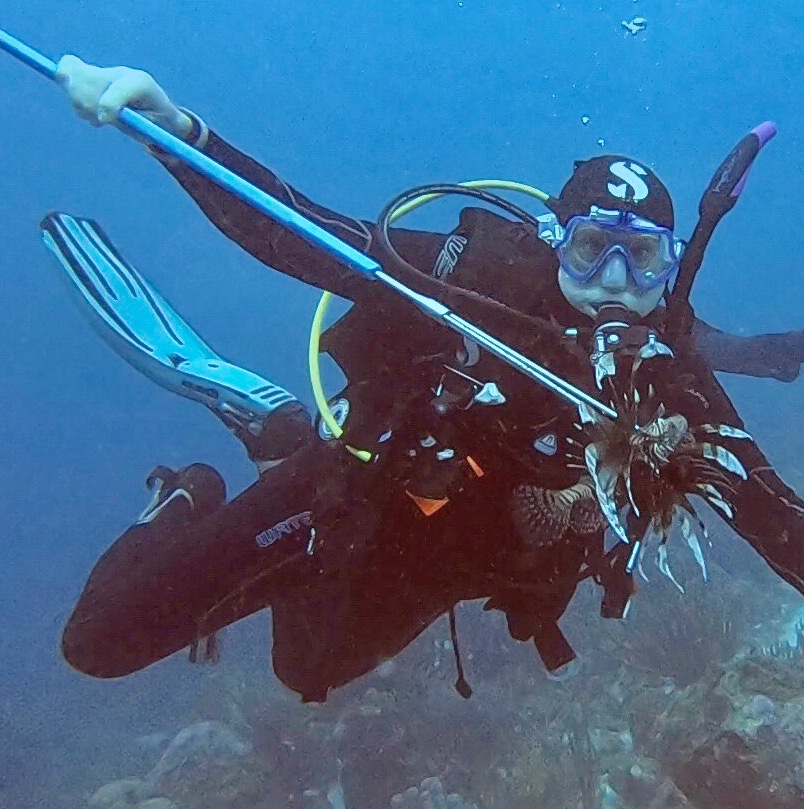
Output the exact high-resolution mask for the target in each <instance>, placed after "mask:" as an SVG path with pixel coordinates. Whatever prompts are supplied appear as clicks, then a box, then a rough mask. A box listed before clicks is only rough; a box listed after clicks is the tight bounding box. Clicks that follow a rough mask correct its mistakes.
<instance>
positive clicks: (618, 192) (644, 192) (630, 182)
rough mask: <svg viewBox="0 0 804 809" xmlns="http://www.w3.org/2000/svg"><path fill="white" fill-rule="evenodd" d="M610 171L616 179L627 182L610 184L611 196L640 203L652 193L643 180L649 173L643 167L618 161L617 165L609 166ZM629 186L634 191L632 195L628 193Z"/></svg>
mask: <svg viewBox="0 0 804 809" xmlns="http://www.w3.org/2000/svg"><path fill="white" fill-rule="evenodd" d="M609 171H610V172H611V173H612V174H613V175H614V176H615V177H619V178H620V179H621V180H625V182H623V183H617V184H615V183H609V184H608V186H607V187H608V189H609V194H611V195H612V196H613V197H617V199H631V200H633V201H634V202H640V201H641V200H643V199H645V197H647V196H648V194H649V193H650V189H649V188H648V186H647V183H646V182H645V181H644V180H643V179H642V177H644V176H645V175H647V173H648V172H647V171H645V169H643V168H642V166H640V165H637V164H636V163H624V162H623V161H622V160H618V161H617V162H616V163H612V164H611V165H610V166H609ZM640 175H642V176H640ZM629 186H630V187H631V188H632V189H633V191H632V192H631V193H629V192H628V187H629Z"/></svg>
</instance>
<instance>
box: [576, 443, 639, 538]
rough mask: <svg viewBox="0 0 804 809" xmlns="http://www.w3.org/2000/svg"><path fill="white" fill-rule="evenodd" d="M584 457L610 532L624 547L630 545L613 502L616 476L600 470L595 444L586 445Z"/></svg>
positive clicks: (609, 471)
mask: <svg viewBox="0 0 804 809" xmlns="http://www.w3.org/2000/svg"><path fill="white" fill-rule="evenodd" d="M584 457H585V460H586V469H587V471H588V472H589V475H590V477H591V478H592V482H593V483H594V484H595V495H596V496H597V502H598V503H599V504H600V510H601V511H602V512H603V516H604V517H605V518H606V522H608V524H609V525H610V526H611V530H612V531H614V533H615V534H616V536H617V538H618V539H619V540H621V541H622V542H624V543H625V544H626V545H628V544H630V543H629V542H628V534H627V533H626V531H625V528H624V527H623V524H622V522H621V521H620V517H619V515H618V514H617V504H616V503H615V501H614V491H615V489H616V483H617V476H616V475H615V474H614V473H613V472H611V470H605V469H603V468H601V467H602V465H601V463H600V455H599V453H598V449H597V445H596V444H594V443H591V444H587V445H586V449H585V450H584ZM603 472H608V480H604V479H603V475H602V473H603Z"/></svg>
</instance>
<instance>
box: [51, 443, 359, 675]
mask: <svg viewBox="0 0 804 809" xmlns="http://www.w3.org/2000/svg"><path fill="white" fill-rule="evenodd" d="M342 455H343V453H334V452H331V451H329V450H328V449H327V448H323V447H322V446H321V444H320V443H318V442H315V441H310V442H309V443H308V444H307V445H306V446H304V447H302V448H301V449H300V450H298V451H297V452H296V453H295V454H294V455H293V456H292V457H290V458H288V459H287V460H285V461H283V462H282V463H281V464H279V465H277V466H274V467H272V468H271V469H268V470H267V471H266V472H265V473H264V474H263V475H262V476H261V477H260V479H259V480H258V481H257V482H256V483H255V484H254V485H253V486H251V487H250V488H249V489H247V490H245V491H244V492H242V493H241V494H240V495H239V496H238V497H236V498H235V499H234V500H232V501H231V502H229V503H224V498H225V494H224V489H223V482H222V480H221V479H220V477H219V476H218V475H217V473H216V472H215V471H214V470H213V469H211V468H210V467H205V466H201V465H196V466H193V467H188V469H186V470H183V471H182V472H180V473H177V474H176V476H175V477H174V478H172V479H168V480H167V481H166V485H165V486H164V487H163V491H162V497H161V499H160V501H159V502H157V503H156V504H153V505H152V507H151V508H149V509H148V510H147V511H146V513H145V514H144V515H143V517H142V518H141V519H140V520H139V521H138V522H137V523H136V524H135V525H133V526H132V527H131V528H129V529H128V530H127V531H126V532H125V533H124V534H123V535H122V536H121V537H120V538H119V539H118V540H117V541H116V542H115V543H114V545H112V547H111V548H110V549H109V550H108V551H107V552H106V553H105V554H104V555H103V557H101V559H100V560H99V561H98V563H97V564H96V566H95V568H94V570H93V571H92V574H91V575H90V578H89V581H88V582H87V584H86V586H85V588H84V591H83V593H82V594H81V598H80V600H79V602H78V604H77V606H76V608H75V610H74V612H73V614H72V616H71V618H70V620H69V623H68V624H67V627H66V629H65V632H64V637H63V644H62V647H63V652H64V656H65V658H66V659H67V661H68V662H69V663H70V664H71V665H72V666H73V667H75V668H76V669H78V670H79V671H82V672H84V673H86V674H90V675H92V676H95V677H105V678H108V677H119V676H123V675H125V674H129V673H131V672H134V671H137V670H139V669H142V668H144V667H145V666H148V665H150V664H151V663H154V662H155V661H157V660H161V659H162V658H164V657H167V656H168V655H170V654H172V653H173V652H176V651H178V650H179V649H182V648H184V647H186V646H188V645H191V644H193V643H194V642H196V641H198V640H199V638H203V637H204V636H207V635H209V634H210V633H212V632H214V631H215V630H217V629H220V628H221V627H223V626H226V625H227V624H230V623H233V622H234V621H237V620H239V619H240V618H243V617H245V616H246V615H249V614H251V613H253V612H256V611H257V610H260V609H262V608H264V607H266V606H269V605H270V604H271V601H272V598H273V596H274V594H276V593H277V592H280V591H281V590H283V589H285V588H290V587H293V586H295V585H297V584H298V583H299V582H300V581H301V580H302V579H305V580H306V579H307V578H308V577H309V569H310V568H315V567H316V564H317V559H316V557H311V556H309V555H308V551H309V549H310V541H311V514H310V508H311V500H312V496H313V495H312V492H313V489H314V487H313V482H314V480H315V477H314V476H316V475H323V474H327V472H328V471H329V472H330V473H332V474H338V472H339V469H337V468H335V467H336V466H337V465H338V464H339V463H341V462H342V461H341V458H342ZM330 462H331V463H330ZM157 474H158V475H161V476H163V477H166V478H171V475H170V474H168V472H166V471H164V470H157Z"/></svg>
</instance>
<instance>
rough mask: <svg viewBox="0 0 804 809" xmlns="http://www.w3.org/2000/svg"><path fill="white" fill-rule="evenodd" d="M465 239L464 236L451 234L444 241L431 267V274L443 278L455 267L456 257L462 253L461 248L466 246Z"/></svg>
mask: <svg viewBox="0 0 804 809" xmlns="http://www.w3.org/2000/svg"><path fill="white" fill-rule="evenodd" d="M466 241H467V240H466V237H465V236H458V235H456V234H453V235H452V236H450V237H449V238H448V239H447V240H446V242H444V246H443V247H442V248H441V252H440V253H439V254H438V258H437V259H436V263H435V267H434V268H433V275H434V276H435V277H436V278H443V277H444V276H445V275H449V274H450V273H451V272H452V271H453V270H454V269H455V265H456V264H457V263H458V257H459V256H460V255H461V253H463V248H464V247H466Z"/></svg>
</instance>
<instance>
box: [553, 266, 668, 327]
mask: <svg viewBox="0 0 804 809" xmlns="http://www.w3.org/2000/svg"><path fill="white" fill-rule="evenodd" d="M558 286H559V287H560V288H561V292H562V293H563V295H564V297H565V298H566V299H567V300H568V301H569V302H570V303H571V304H572V306H574V307H575V308H576V309H577V310H578V311H579V312H583V313H584V314H585V315H589V317H591V318H595V317H597V313H598V311H599V310H600V307H601V306H604V305H605V304H618V305H619V306H624V307H625V308H626V309H629V310H630V311H632V312H635V313H636V314H638V315H639V316H640V317H645V316H646V315H649V314H650V313H651V312H652V311H653V310H654V309H655V308H656V307H657V306H658V305H659V301H661V299H662V295H663V294H664V290H665V285H663V284H662V285H660V286H658V287H654V288H653V289H642V288H641V287H639V286H637V285H636V283H635V282H634V279H633V278H632V277H631V274H630V273H629V272H628V268H627V266H626V264H625V258H624V257H623V256H622V255H620V254H619V253H613V254H612V255H611V256H609V258H608V259H607V260H606V261H605V262H604V263H603V264H602V265H601V267H600V269H599V270H598V271H597V272H596V273H595V274H594V275H593V276H592V277H591V278H590V279H589V280H588V281H586V282H584V283H581V282H579V281H576V280H574V279H573V278H571V277H570V276H569V275H568V274H567V273H566V272H565V271H564V270H563V269H559V271H558Z"/></svg>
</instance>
